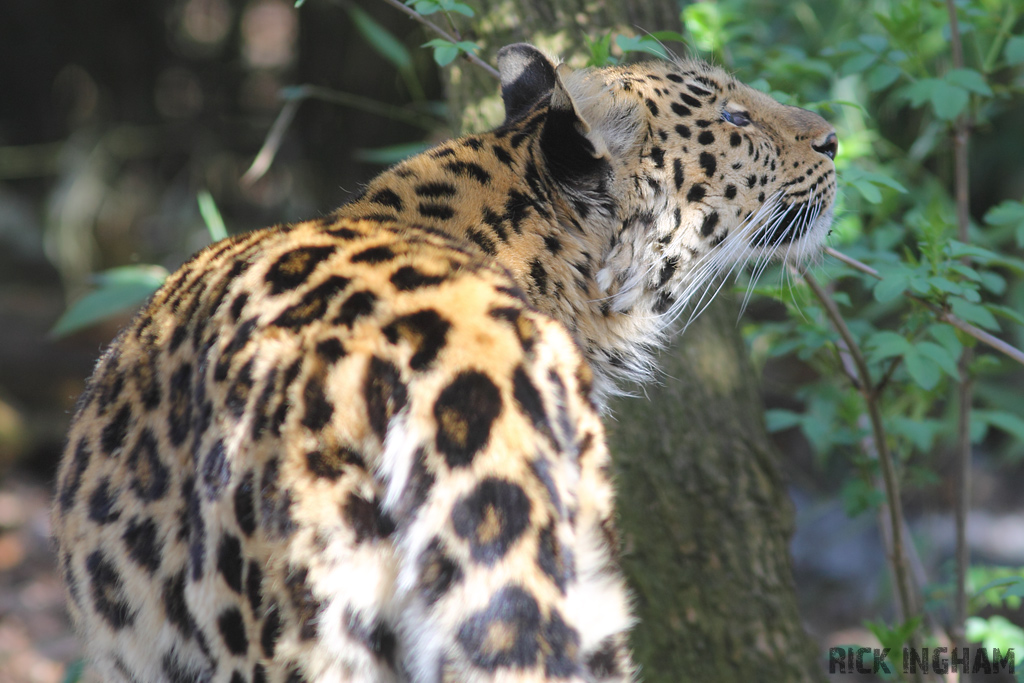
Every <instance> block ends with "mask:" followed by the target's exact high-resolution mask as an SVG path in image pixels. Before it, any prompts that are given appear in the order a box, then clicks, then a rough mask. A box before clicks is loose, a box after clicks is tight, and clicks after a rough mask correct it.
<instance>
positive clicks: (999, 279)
mask: <svg viewBox="0 0 1024 683" xmlns="http://www.w3.org/2000/svg"><path fill="white" fill-rule="evenodd" d="M979 275H980V279H981V286H982V287H984V288H985V289H987V290H988V291H990V292H992V293H993V294H995V295H997V296H998V295H1000V294H1002V293H1003V292H1005V291H1006V278H1004V277H1003V276H1002V275H1000V274H999V273H994V272H992V271H991V270H986V271H983V272H982V273H980V274H979Z"/></svg>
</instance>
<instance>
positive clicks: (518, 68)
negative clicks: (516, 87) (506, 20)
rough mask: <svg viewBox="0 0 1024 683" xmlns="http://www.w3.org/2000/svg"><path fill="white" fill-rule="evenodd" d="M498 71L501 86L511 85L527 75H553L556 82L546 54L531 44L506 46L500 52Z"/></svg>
mask: <svg viewBox="0 0 1024 683" xmlns="http://www.w3.org/2000/svg"><path fill="white" fill-rule="evenodd" d="M498 71H499V72H500V73H501V84H502V85H511V84H512V83H515V82H516V81H517V80H519V78H520V77H522V76H524V75H526V76H528V77H534V78H535V77H536V74H538V73H543V74H546V73H547V72H550V73H551V76H552V81H554V67H553V66H551V62H550V61H548V58H547V57H545V56H544V53H543V52H541V51H540V50H538V49H537V48H535V47H534V46H533V45H530V44H529V43H515V44H513V45H506V46H505V47H503V48H501V49H500V50H498Z"/></svg>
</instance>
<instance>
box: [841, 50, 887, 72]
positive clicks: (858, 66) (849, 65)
mask: <svg viewBox="0 0 1024 683" xmlns="http://www.w3.org/2000/svg"><path fill="white" fill-rule="evenodd" d="M877 61H878V55H874V54H871V53H870V52H861V53H859V54H856V55H854V56H852V57H850V58H849V59H847V60H846V61H845V62H843V65H842V66H841V67H839V73H840V74H841V75H843V76H849V75H851V74H859V73H861V72H862V71H864V70H866V69H867V68H868V67H869V66H871V65H872V64H874V63H875V62H877Z"/></svg>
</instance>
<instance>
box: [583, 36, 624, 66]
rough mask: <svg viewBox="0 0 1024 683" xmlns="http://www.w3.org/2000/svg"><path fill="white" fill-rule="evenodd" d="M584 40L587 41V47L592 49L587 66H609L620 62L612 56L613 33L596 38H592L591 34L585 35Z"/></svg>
mask: <svg viewBox="0 0 1024 683" xmlns="http://www.w3.org/2000/svg"><path fill="white" fill-rule="evenodd" d="M583 40H585V41H586V43H587V49H588V50H589V51H590V59H588V60H587V66H608V65H609V64H616V63H617V62H618V60H616V59H615V58H614V57H612V51H611V48H612V34H611V33H606V34H604V35H603V36H600V37H599V38H595V39H594V40H591V39H590V37H589V36H583Z"/></svg>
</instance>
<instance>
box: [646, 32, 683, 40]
mask: <svg viewBox="0 0 1024 683" xmlns="http://www.w3.org/2000/svg"><path fill="white" fill-rule="evenodd" d="M648 36H649V37H650V38H651V39H652V40H660V41H661V42H663V43H664V42H666V41H668V42H672V43H685V42H686V36H684V35H683V34H681V33H676V32H675V31H655V32H654V33H649V34H648Z"/></svg>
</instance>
